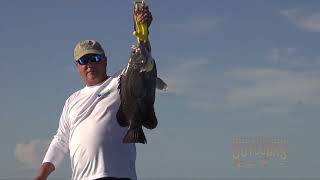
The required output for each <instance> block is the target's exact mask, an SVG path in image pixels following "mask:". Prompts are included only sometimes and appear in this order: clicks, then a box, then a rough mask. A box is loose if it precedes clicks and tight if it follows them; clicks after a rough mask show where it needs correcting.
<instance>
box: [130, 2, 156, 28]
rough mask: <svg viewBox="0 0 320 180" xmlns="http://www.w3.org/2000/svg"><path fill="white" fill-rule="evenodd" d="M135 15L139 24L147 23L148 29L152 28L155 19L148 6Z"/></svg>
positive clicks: (137, 11)
mask: <svg viewBox="0 0 320 180" xmlns="http://www.w3.org/2000/svg"><path fill="white" fill-rule="evenodd" d="M134 14H135V18H136V20H137V21H138V22H140V23H147V26H148V28H149V27H150V25H151V23H152V20H153V18H152V14H151V12H150V11H149V7H148V6H145V7H143V8H142V9H141V10H136V11H135V12H134Z"/></svg>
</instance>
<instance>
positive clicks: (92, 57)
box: [76, 54, 103, 65]
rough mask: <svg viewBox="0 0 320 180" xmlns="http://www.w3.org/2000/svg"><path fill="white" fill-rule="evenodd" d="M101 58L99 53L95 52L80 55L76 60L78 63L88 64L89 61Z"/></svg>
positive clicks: (96, 60)
mask: <svg viewBox="0 0 320 180" xmlns="http://www.w3.org/2000/svg"><path fill="white" fill-rule="evenodd" d="M102 59H103V57H102V56H101V55H99V54H96V55H92V56H86V57H81V58H80V59H78V60H77V61H76V62H77V63H78V64H80V65H86V64H88V62H89V61H91V62H100V61H101V60H102Z"/></svg>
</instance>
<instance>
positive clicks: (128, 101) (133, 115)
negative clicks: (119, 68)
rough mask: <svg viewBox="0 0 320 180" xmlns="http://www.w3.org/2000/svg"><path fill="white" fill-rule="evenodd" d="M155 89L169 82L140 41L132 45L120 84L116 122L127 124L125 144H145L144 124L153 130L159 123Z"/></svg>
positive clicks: (164, 87)
mask: <svg viewBox="0 0 320 180" xmlns="http://www.w3.org/2000/svg"><path fill="white" fill-rule="evenodd" d="M156 88H158V89H162V90H166V89H167V84H166V83H165V82H164V81H163V80H161V79H160V78H158V77H157V67H156V63H155V60H154V59H153V57H152V56H151V52H149V51H148V50H147V49H146V47H144V46H143V45H141V44H140V45H139V44H137V45H133V46H132V48H131V52H130V55H129V63H128V65H127V67H126V68H125V70H124V72H123V73H122V74H121V75H120V78H119V85H118V90H119V94H120V101H121V103H120V107H119V109H118V112H117V121H118V124H119V125H120V126H121V127H128V131H127V133H126V135H125V136H124V137H123V141H122V142H123V143H142V144H146V143H147V140H146V137H145V134H144V132H143V128H142V126H143V127H145V128H147V129H154V128H156V126H157V125H158V120H157V117H156V114H155V110H154V102H155V93H156Z"/></svg>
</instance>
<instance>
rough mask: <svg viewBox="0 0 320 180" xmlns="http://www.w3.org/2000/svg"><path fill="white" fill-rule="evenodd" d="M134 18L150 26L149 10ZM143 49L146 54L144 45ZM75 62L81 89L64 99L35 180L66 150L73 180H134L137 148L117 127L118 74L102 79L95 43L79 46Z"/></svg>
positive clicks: (103, 67)
mask: <svg viewBox="0 0 320 180" xmlns="http://www.w3.org/2000/svg"><path fill="white" fill-rule="evenodd" d="M135 18H137V20H138V21H139V22H141V23H144V22H146V23H147V24H148V27H149V26H150V24H151V22H152V15H151V13H150V11H149V10H148V9H147V10H146V11H143V12H141V13H139V14H138V15H136V17H135ZM146 46H147V47H149V48H148V49H149V50H151V48H150V44H149V42H147V44H146ZM74 59H75V63H76V68H77V70H78V72H79V74H80V77H81V78H82V79H83V81H84V83H85V85H86V86H85V87H84V88H83V89H81V90H79V91H77V92H75V93H73V94H72V95H71V96H70V97H69V98H68V99H67V100H66V102H65V105H64V108H63V111H62V114H61V117H60V122H59V128H58V130H57V134H56V135H55V136H54V138H53V140H52V142H51V144H50V146H49V148H48V151H47V153H46V155H45V157H44V160H43V163H42V165H41V167H40V169H39V172H38V175H37V176H36V178H35V180H46V179H47V177H48V176H49V175H50V174H51V173H52V172H53V171H54V170H55V168H56V167H57V166H58V165H59V164H60V163H61V162H62V160H63V158H64V155H65V154H66V153H67V152H68V151H70V159H71V167H72V179H74V180H94V179H99V180H102V179H103V180H113V179H127V180H128V179H131V180H136V179H137V176H136V170H135V159H136V148H135V145H134V144H123V143H122V138H123V137H124V135H125V133H126V131H127V128H122V127H120V126H119V124H118V122H117V119H116V114H117V111H118V108H119V105H120V97H119V93H118V90H117V87H118V80H119V76H120V74H121V72H118V73H116V74H115V75H113V76H108V75H107V70H106V67H107V57H106V54H105V51H104V50H103V48H102V46H101V44H100V43H98V42H97V41H95V40H85V41H81V42H79V43H78V44H77V45H76V47H75V50H74Z"/></svg>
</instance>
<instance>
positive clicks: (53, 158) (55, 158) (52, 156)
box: [42, 145, 65, 167]
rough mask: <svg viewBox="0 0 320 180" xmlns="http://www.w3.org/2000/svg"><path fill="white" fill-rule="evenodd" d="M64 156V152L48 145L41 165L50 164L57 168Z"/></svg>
mask: <svg viewBox="0 0 320 180" xmlns="http://www.w3.org/2000/svg"><path fill="white" fill-rule="evenodd" d="M64 155H65V152H64V151H63V150H61V149H60V148H58V147H55V146H53V145H50V146H49V148H48V151H47V153H46V155H45V157H44V159H43V161H42V163H45V162H50V163H52V164H53V165H54V166H55V167H58V166H59V165H60V164H61V162H62V161H63V158H64Z"/></svg>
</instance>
